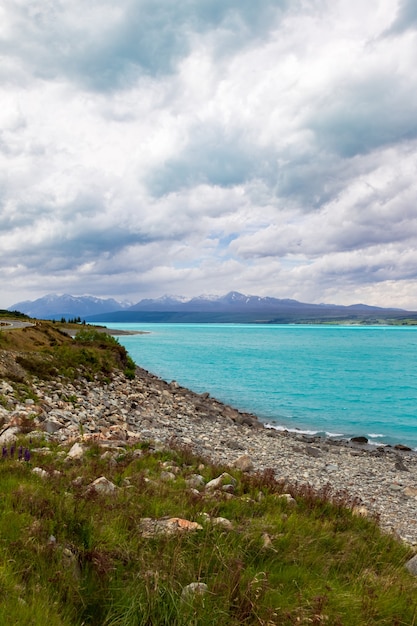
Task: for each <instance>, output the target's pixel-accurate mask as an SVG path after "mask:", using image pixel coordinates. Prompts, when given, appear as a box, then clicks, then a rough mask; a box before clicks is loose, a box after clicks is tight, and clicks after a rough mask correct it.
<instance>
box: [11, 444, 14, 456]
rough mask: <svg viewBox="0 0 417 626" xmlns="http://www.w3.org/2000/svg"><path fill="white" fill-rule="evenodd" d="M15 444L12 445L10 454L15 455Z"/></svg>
mask: <svg viewBox="0 0 417 626" xmlns="http://www.w3.org/2000/svg"><path fill="white" fill-rule="evenodd" d="M14 451H15V446H14V445H13V446H10V456H11V457H14Z"/></svg>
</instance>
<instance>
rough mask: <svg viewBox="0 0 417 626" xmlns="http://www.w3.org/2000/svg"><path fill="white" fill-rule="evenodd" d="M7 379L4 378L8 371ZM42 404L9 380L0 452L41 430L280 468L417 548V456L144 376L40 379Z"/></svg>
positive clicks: (67, 438)
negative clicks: (318, 434)
mask: <svg viewBox="0 0 417 626" xmlns="http://www.w3.org/2000/svg"><path fill="white" fill-rule="evenodd" d="M0 374H1V371H0ZM33 388H34V392H35V394H36V396H37V398H38V400H37V401H36V402H35V401H34V400H32V399H28V400H26V401H25V402H24V403H22V402H19V400H18V399H17V398H16V394H15V391H14V389H13V387H12V386H11V385H10V384H9V383H8V382H7V381H6V380H4V379H3V380H2V378H1V376H0V394H2V397H3V399H4V401H3V406H0V419H1V421H2V423H3V426H2V427H0V445H5V443H6V442H7V441H8V440H9V441H10V439H13V437H15V436H16V435H17V434H18V433H19V431H21V430H25V432H27V431H28V430H33V428H34V429H35V432H33V433H32V438H35V437H36V436H37V435H36V431H42V433H44V435H45V436H46V437H48V438H51V439H54V440H57V441H59V442H61V443H69V442H76V441H82V440H85V439H87V440H91V439H93V440H95V441H97V442H99V443H100V444H101V445H103V446H111V447H117V446H121V447H123V446H126V445H129V444H133V443H135V442H136V441H151V442H153V445H155V446H164V445H166V444H168V443H170V442H171V443H172V442H175V443H176V444H178V445H186V446H190V448H191V449H192V450H193V451H194V452H195V453H197V454H199V455H202V456H204V457H206V458H208V459H210V460H213V461H215V462H218V463H221V464H225V465H237V466H238V467H240V468H241V469H243V470H244V471H249V472H250V471H256V470H264V469H269V468H271V469H273V471H274V472H275V476H276V478H277V479H282V480H286V481H288V482H291V483H294V482H297V483H299V484H300V483H307V484H310V485H312V486H313V487H315V488H322V487H325V486H327V485H330V486H331V488H332V489H333V491H337V492H339V491H345V492H347V493H348V494H349V496H350V497H351V498H352V501H355V505H356V506H355V510H356V512H357V513H358V514H362V515H374V514H376V515H377V516H378V517H379V520H380V525H381V527H382V528H383V529H385V530H387V531H389V532H393V533H395V534H396V535H397V536H398V537H399V538H401V539H402V540H404V541H406V542H408V543H410V544H417V455H416V454H415V453H414V452H412V451H409V450H406V449H401V446H400V447H399V448H397V449H396V448H391V447H380V448H374V449H368V448H366V447H364V446H363V445H361V444H353V443H351V442H343V441H334V440H331V439H320V438H311V437H306V436H303V435H301V434H300V435H298V434H294V433H287V432H281V431H277V430H273V429H269V428H266V427H264V425H263V424H262V423H261V422H259V421H258V419H257V418H256V417H255V416H254V415H250V414H246V413H242V412H239V411H237V410H236V409H234V408H232V407H230V406H226V405H224V404H222V403H220V402H218V401H217V400H215V399H213V398H211V397H210V396H209V394H196V393H193V392H191V391H190V390H188V389H185V388H182V387H180V386H179V385H178V384H177V383H176V382H175V381H173V382H171V383H166V382H165V381H162V380H160V379H159V378H157V377H155V376H153V375H152V374H150V373H149V372H147V371H145V370H143V369H141V368H137V372H136V378H135V379H134V380H127V379H126V378H125V377H124V376H123V375H121V374H114V375H113V376H112V379H111V381H110V383H109V384H102V383H100V382H99V381H94V382H88V381H87V380H78V381H76V382H74V383H68V381H66V380H64V379H60V378H58V379H57V380H53V381H40V380H35V381H34V384H33Z"/></svg>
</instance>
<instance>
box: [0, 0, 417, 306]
mask: <svg viewBox="0 0 417 626" xmlns="http://www.w3.org/2000/svg"><path fill="white" fill-rule="evenodd" d="M0 59H1V62H0V159H1V165H0V272H1V290H0V296H1V297H0V307H3V308H5V307H7V306H10V305H12V304H14V303H15V302H18V301H20V300H23V299H35V298H37V297H39V296H42V295H45V294H47V293H71V294H73V295H82V294H90V295H95V296H102V297H116V298H119V299H127V300H130V301H132V302H137V301H138V300H140V299H141V298H144V297H157V296H160V295H163V294H181V295H188V296H193V295H199V294H202V293H209V294H213V293H218V294H222V293H226V292H227V291H230V290H238V291H242V292H243V293H248V294H257V295H270V296H275V297H282V298H286V297H291V298H296V299H298V300H302V301H306V302H333V303H340V304H352V303H355V302H366V303H368V304H376V305H381V306H391V305H395V306H403V307H405V308H410V309H413V310H417V280H416V278H417V156H416V155H417V3H416V1H415V0H367V1H366V2H364V1H363V0H261V1H260V2H255V1H254V0H117V2H116V1H115V0H88V1H86V0H1V3H0Z"/></svg>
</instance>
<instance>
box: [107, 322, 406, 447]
mask: <svg viewBox="0 0 417 626" xmlns="http://www.w3.org/2000/svg"><path fill="white" fill-rule="evenodd" d="M106 325H107V326H108V327H110V328H123V329H129V330H144V331H148V332H149V334H146V335H132V336H121V337H119V341H120V343H121V344H123V345H124V346H125V347H126V348H127V349H128V351H129V353H130V355H131V356H132V358H133V359H134V360H135V362H136V363H137V364H138V365H139V366H141V367H143V368H145V369H147V370H149V371H151V372H153V373H154V374H156V375H157V376H159V377H161V378H163V379H165V380H167V381H171V380H176V381H178V383H179V384H181V385H183V386H185V387H188V388H190V389H192V390H194V391H196V392H204V391H208V392H209V393H210V394H211V395H212V396H214V397H216V398H217V399H219V400H221V401H223V402H226V403H228V404H231V405H233V406H235V407H236V408H239V409H241V410H244V411H248V412H252V413H255V414H256V415H258V417H259V418H260V419H261V420H262V421H264V422H267V423H268V424H270V425H272V426H274V427H276V428H286V429H288V430H300V431H303V432H308V433H319V434H327V435H328V436H336V437H352V436H357V435H365V436H367V437H368V438H369V439H370V442H372V443H375V444H376V443H378V444H380V443H390V444H394V443H403V444H407V445H410V446H412V447H415V448H417V328H411V327H408V328H407V327H385V326H372V327H369V326H368V327H362V326H310V325H308V326H307V325H306V326H302V325H300V326H298V325H296V326H291V325H232V324H119V323H117V324H116V323H108V324H106Z"/></svg>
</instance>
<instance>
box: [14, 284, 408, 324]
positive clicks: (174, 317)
mask: <svg viewBox="0 0 417 626" xmlns="http://www.w3.org/2000/svg"><path fill="white" fill-rule="evenodd" d="M10 309H14V310H19V311H21V312H22V313H26V314H27V315H30V316H31V317H39V318H43V319H60V318H61V317H65V318H66V319H68V318H72V317H81V318H82V319H85V320H86V321H87V322H98V323H101V322H166V323H169V322H175V323H181V322H183V323H258V324H261V323H263V324H267V323H269V324H274V323H275V324H288V323H303V322H305V323H329V322H335V323H341V322H360V323H369V324H371V323H381V322H384V321H387V320H391V321H392V322H393V323H401V320H410V319H411V320H414V321H416V322H417V312H410V311H405V310H402V309H394V308H383V307H374V306H369V305H365V304H353V305H350V306H341V305H336V304H308V303H306V302H298V301H297V300H291V299H279V298H271V297H261V296H247V295H244V294H242V293H239V292H238V291H231V292H229V293H227V294H226V295H223V296H207V295H203V296H198V297H195V298H185V297H183V296H162V297H161V298H156V299H149V298H147V299H144V300H140V301H139V302H137V303H136V304H133V305H132V304H130V303H126V302H125V303H122V302H118V301H116V300H113V299H111V298H110V299H107V300H104V299H101V298H94V297H92V296H70V295H64V296H57V295H51V294H50V295H48V296H44V297H43V298H39V299H38V300H35V301H33V302H31V301H26V302H18V303H16V304H14V305H13V307H10Z"/></svg>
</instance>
